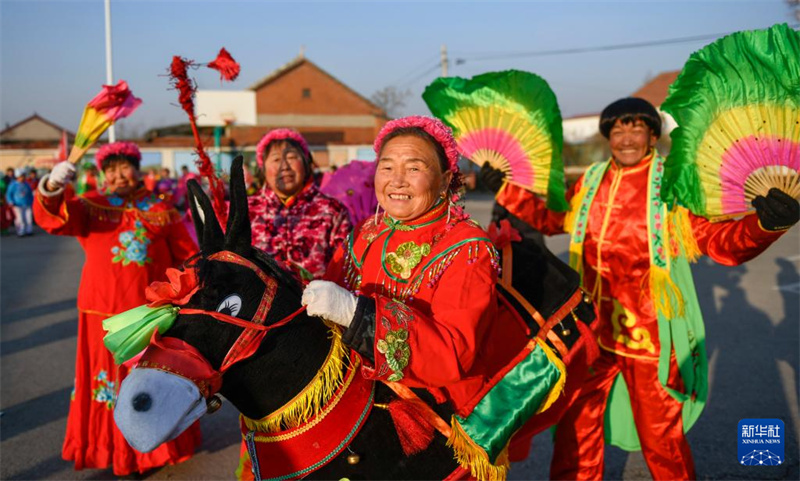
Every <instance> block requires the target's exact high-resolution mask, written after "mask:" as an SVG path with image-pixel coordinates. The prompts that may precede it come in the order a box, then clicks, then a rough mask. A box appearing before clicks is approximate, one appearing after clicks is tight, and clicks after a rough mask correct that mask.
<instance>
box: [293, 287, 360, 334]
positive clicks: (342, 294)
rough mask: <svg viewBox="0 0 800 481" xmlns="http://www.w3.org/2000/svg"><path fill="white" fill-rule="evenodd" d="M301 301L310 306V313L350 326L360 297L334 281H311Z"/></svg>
mask: <svg viewBox="0 0 800 481" xmlns="http://www.w3.org/2000/svg"><path fill="white" fill-rule="evenodd" d="M301 302H302V303H303V305H304V306H308V309H307V310H306V311H307V312H308V315H310V316H316V317H321V318H323V319H325V320H328V321H331V322H335V323H336V324H339V325H340V326H344V327H349V326H350V323H351V322H352V321H353V316H354V315H355V313H356V304H357V303H358V299H356V296H354V295H353V294H351V293H350V291H348V290H347V289H345V288H343V287H339V286H338V285H336V284H335V283H333V282H329V281H311V282H309V283H308V285H307V286H306V288H305V290H304V291H303V299H302V301H301Z"/></svg>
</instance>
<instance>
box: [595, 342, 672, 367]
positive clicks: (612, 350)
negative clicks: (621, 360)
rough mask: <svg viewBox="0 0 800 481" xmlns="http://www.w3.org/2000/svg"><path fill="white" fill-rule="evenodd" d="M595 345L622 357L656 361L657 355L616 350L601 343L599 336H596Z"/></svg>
mask: <svg viewBox="0 0 800 481" xmlns="http://www.w3.org/2000/svg"><path fill="white" fill-rule="evenodd" d="M597 345H598V346H600V349H602V350H604V351H608V352H613V353H614V354H619V355H620V356H623V357H630V358H632V359H647V360H649V361H658V356H652V357H650V356H644V355H641V354H631V353H629V352H624V351H617V350H616V349H614V348H611V347H608V346H606V345H605V344H603V341H602V340H601V339H600V336H598V337H597Z"/></svg>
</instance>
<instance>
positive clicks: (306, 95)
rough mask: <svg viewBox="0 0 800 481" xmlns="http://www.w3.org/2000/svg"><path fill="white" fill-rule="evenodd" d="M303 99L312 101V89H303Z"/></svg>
mask: <svg viewBox="0 0 800 481" xmlns="http://www.w3.org/2000/svg"><path fill="white" fill-rule="evenodd" d="M303 98H304V99H310V98H311V89H303Z"/></svg>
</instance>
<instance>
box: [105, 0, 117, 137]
mask: <svg viewBox="0 0 800 481" xmlns="http://www.w3.org/2000/svg"><path fill="white" fill-rule="evenodd" d="M105 6H106V84H107V85H114V75H113V74H112V73H111V0H105ZM115 140H116V135H114V125H113V124H112V125H111V127H109V128H108V141H109V142H114V141H115Z"/></svg>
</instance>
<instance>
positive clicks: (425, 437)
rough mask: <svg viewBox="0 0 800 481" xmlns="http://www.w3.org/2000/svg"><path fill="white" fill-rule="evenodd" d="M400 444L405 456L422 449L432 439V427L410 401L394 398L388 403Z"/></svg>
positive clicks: (428, 444)
mask: <svg viewBox="0 0 800 481" xmlns="http://www.w3.org/2000/svg"><path fill="white" fill-rule="evenodd" d="M388 408H389V414H390V415H391V416H392V422H394V427H395V430H396V431H397V437H398V438H400V446H402V448H403V453H405V455H406V456H411V455H412V454H417V453H419V452H421V451H424V450H425V449H426V448H427V447H428V446H430V444H431V441H433V431H434V427H433V426H432V425H431V424H430V423H428V421H427V420H425V418H424V416H422V415H421V414H420V412H419V411H418V410H417V408H416V407H414V405H413V403H412V402H409V401H404V400H402V399H396V400H394V401H392V402H390V403H389V406H388Z"/></svg>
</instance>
